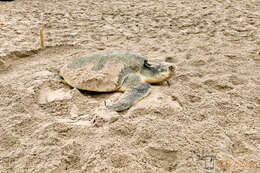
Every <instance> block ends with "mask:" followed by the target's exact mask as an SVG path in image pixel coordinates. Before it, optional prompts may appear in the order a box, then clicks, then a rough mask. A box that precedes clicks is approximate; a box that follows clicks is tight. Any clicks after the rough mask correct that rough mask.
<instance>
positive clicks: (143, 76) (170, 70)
mask: <svg viewBox="0 0 260 173" xmlns="http://www.w3.org/2000/svg"><path fill="white" fill-rule="evenodd" d="M175 71H176V66H175V65H174V64H172V63H166V62H163V63H160V64H159V65H157V66H153V65H151V64H149V63H148V61H147V60H146V59H145V58H144V57H143V56H141V55H139V54H137V53H134V52H131V51H127V50H110V51H100V52H97V53H93V54H90V55H88V56H84V57H80V58H74V59H72V61H70V62H69V63H68V64H66V65H65V66H64V67H62V69H61V70H60V76H59V77H58V78H59V80H60V81H63V82H64V83H66V84H68V85H70V86H72V87H74V88H78V89H80V90H88V91H95V92H113V91H122V92H124V94H123V95H122V96H121V97H120V98H119V99H118V100H117V101H116V102H115V103H113V104H111V105H106V107H107V108H109V109H112V110H115V111H123V110H125V109H128V108H130V107H131V106H132V105H133V104H135V103H136V102H138V101H139V100H141V99H142V98H144V97H145V96H147V95H148V94H149V93H150V89H151V86H150V83H161V82H163V81H168V79H169V78H170V77H172V76H173V75H174V73H175Z"/></svg>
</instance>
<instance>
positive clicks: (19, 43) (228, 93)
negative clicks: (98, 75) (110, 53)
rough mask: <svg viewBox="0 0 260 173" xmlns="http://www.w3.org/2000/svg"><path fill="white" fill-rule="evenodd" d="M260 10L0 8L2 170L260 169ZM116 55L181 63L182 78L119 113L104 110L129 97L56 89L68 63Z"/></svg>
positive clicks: (35, 4) (153, 2)
mask: <svg viewBox="0 0 260 173" xmlns="http://www.w3.org/2000/svg"><path fill="white" fill-rule="evenodd" d="M259 9H260V1H258V0H211V1H206V0H192V1H191V0H161V1H157V0H139V1H126V0H125V1H119V0H118V1H112V0H110V1H101V0H95V1H91V0H89V1H80V0H68V1H65V0H59V1H56V0H46V1H41V0H33V1H32V0H30V1H29V0H28V1H26V0H15V1H12V2H3V1H0V98H1V101H0V172H1V173H28V172H34V173H43V172H44V173H56V172H57V173H59V172H61V173H63V172H68V173H81V172H84V173H85V172H86V173H101V172H102V173H110V172H111V173H123V172H124V173H125V172H126V173H167V172H173V173H185V172H227V173H230V172H232V173H240V172H243V173H244V172H245V173H257V172H259V171H260V168H259V165H260V152H259V151H260V10H259ZM40 28H42V29H43V35H44V41H45V42H44V44H45V47H44V48H41V47H40V40H39V29H40ZM107 49H128V50H132V51H135V52H138V53H140V54H142V55H144V56H145V57H147V59H149V61H150V62H151V63H154V64H156V63H158V62H161V61H168V62H173V63H175V64H176V65H177V66H178V69H177V73H176V76H175V77H173V78H172V79H171V80H170V82H171V86H170V87H168V86H167V84H162V85H155V86H153V87H152V93H151V94H150V95H149V96H148V97H147V98H145V99H144V100H142V101H141V102H139V103H138V104H136V105H134V106H133V107H132V108H130V109H129V110H128V111H124V112H122V113H117V112H113V111H110V110H107V109H106V107H105V106H104V101H105V100H113V99H116V98H118V97H119V96H120V95H121V93H108V94H93V93H88V92H79V91H78V90H77V89H73V88H71V87H69V86H65V85H63V84H61V83H57V82H56V81H55V77H56V76H57V75H58V73H59V70H60V68H61V67H62V66H63V65H64V63H65V62H66V61H67V60H69V59H71V58H74V57H78V56H84V55H86V54H89V53H93V52H96V51H99V50H107ZM208 155H210V156H208ZM211 156H212V157H213V160H212V161H210V157H211ZM205 163H206V164H207V166H209V167H210V166H213V165H212V164H213V163H214V166H213V167H212V168H213V170H206V169H205ZM257 167H258V168H257Z"/></svg>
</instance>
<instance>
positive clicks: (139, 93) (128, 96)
mask: <svg viewBox="0 0 260 173" xmlns="http://www.w3.org/2000/svg"><path fill="white" fill-rule="evenodd" d="M150 91H151V86H150V84H148V83H145V82H140V83H137V84H136V85H132V86H131V87H129V88H127V89H126V91H125V92H124V94H123V95H122V97H120V98H119V100H118V101H117V102H115V103H113V104H112V105H106V107H107V108H109V109H113V110H115V111H118V112H119V111H123V110H126V109H128V108H130V107H131V106H132V105H133V104H135V103H136V102H138V101H140V100H141V99H143V98H144V97H146V96H147V95H148V94H149V93H150Z"/></svg>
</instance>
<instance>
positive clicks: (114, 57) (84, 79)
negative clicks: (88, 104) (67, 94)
mask: <svg viewBox="0 0 260 173" xmlns="http://www.w3.org/2000/svg"><path fill="white" fill-rule="evenodd" d="M145 61H146V60H145V58H144V57H143V56H141V55H138V54H136V53H133V52H130V51H124V50H112V51H101V52H97V53H94V54H90V55H88V56H85V57H80V58H74V59H72V60H71V61H70V62H69V63H68V64H66V65H65V66H64V67H63V68H62V69H61V76H62V77H63V78H64V79H65V81H66V82H67V83H68V84H69V85H71V86H72V87H75V88H78V89H82V90H88V91H97V92H110V91H115V90H117V89H118V88H119V87H120V86H121V85H122V83H123V80H124V78H125V76H127V75H128V74H129V73H139V72H140V71H141V69H142V67H143V65H144V62H145Z"/></svg>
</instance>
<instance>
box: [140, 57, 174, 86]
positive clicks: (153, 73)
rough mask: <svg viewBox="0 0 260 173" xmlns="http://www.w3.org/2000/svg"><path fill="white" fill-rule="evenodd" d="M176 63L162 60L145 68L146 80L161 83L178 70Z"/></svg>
mask: <svg viewBox="0 0 260 173" xmlns="http://www.w3.org/2000/svg"><path fill="white" fill-rule="evenodd" d="M176 68H177V67H176V65H174V64H173V63H167V62H162V63H160V64H158V65H157V66H152V65H150V64H149V66H147V65H146V67H145V68H144V70H143V76H144V80H145V81H146V82H148V83H161V82H163V81H167V80H168V79H170V78H171V77H172V76H173V75H174V74H175V72H176Z"/></svg>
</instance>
